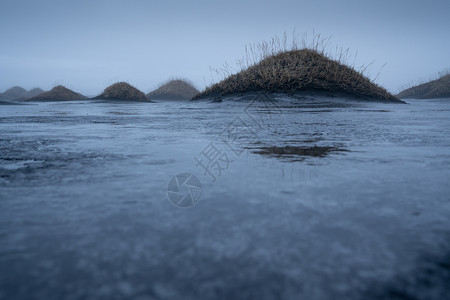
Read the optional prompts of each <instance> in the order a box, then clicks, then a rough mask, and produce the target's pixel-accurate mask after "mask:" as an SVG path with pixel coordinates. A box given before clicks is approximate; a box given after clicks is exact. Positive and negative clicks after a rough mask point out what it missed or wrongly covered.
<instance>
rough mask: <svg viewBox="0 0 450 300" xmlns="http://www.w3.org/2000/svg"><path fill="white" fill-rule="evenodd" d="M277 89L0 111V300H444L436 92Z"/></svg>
mask: <svg viewBox="0 0 450 300" xmlns="http://www.w3.org/2000/svg"><path fill="white" fill-rule="evenodd" d="M278 100H279V101H277V102H270V101H269V102H258V101H252V100H251V99H250V100H249V101H244V102H236V101H231V102H226V101H224V102H221V103H210V102H206V101H202V102H190V103H182V102H169V103H133V104H125V105H124V104H119V103H108V102H89V101H74V102H67V103H36V104H31V105H17V106H16V105H8V106H1V107H0V130H1V131H0V271H1V272H0V299H124V298H130V299H199V298H202V299H252V298H255V299H300V298H301V299H363V298H365V299H370V298H372V297H373V298H374V299H380V298H383V297H386V298H395V297H394V296H395V295H400V296H402V295H403V296H405V297H406V296H414V297H416V298H417V299H444V298H443V297H444V296H443V295H448V294H446V293H448V292H449V289H448V287H446V281H445V279H446V278H447V277H445V276H448V274H449V273H448V272H449V270H448V269H446V268H445V263H447V266H448V260H446V261H444V262H442V261H441V260H442V259H444V258H442V257H444V256H445V255H447V253H450V252H447V251H450V201H449V200H450V199H449V195H450V185H449V184H448V182H450V168H449V167H450V134H449V133H450V101H449V99H446V100H445V99H441V100H420V101H418V100H408V101H407V102H408V103H409V104H408V105H402V104H385V103H365V102H347V101H345V99H334V100H333V101H332V102H330V101H329V100H328V99H325V98H319V99H315V100H314V99H310V100H303V101H297V102H296V101H293V100H292V101H291V100H288V99H278ZM274 146H276V147H285V146H291V147H301V149H309V148H310V147H314V146H317V147H333V149H339V151H334V152H333V151H331V152H327V153H326V155H321V156H310V155H308V154H307V153H309V152H308V151H307V152H305V153H306V154H305V155H303V156H302V155H262V154H259V153H258V149H265V147H266V148H267V147H274ZM259 152H261V151H259ZM208 159H211V161H209V160H208ZM199 161H200V162H201V163H199ZM202 165H203V166H204V168H203V167H202ZM180 173H189V174H192V175H194V176H195V177H196V178H198V180H199V181H200V183H201V195H200V197H199V190H198V189H196V190H195V191H196V193H195V194H193V198H195V200H196V201H197V200H198V202H196V203H195V204H194V205H193V206H191V207H182V208H180V207H177V206H176V205H174V202H171V201H169V196H170V193H169V194H168V184H169V182H170V181H171V179H172V177H173V176H174V175H176V174H180ZM169 189H170V187H169ZM188 190H189V189H188V188H187V187H183V190H182V191H181V192H182V193H188ZM191 191H192V190H191ZM180 195H186V194H180ZM189 199H190V198H189ZM178 200H179V199H178ZM185 200H186V199H185ZM185 200H183V201H184V202H175V204H176V203H179V205H181V206H190V205H192V202H189V201H187V202H186V201H185ZM447 257H448V256H447ZM443 263H444V267H440V266H441V265H442V264H443ZM424 265H426V266H428V265H431V267H430V268H434V269H433V270H434V273H433V274H434V275H433V276H431V279H429V278H427V280H431V283H430V284H422V281H421V280H422V279H421V278H419V277H418V272H422V271H421V270H423V266H424ZM435 266H437V267H435ZM448 278H450V277H448ZM417 282H418V283H417ZM393 295H394V296H393ZM400 296H398V297H399V298H400V299H406V298H405V297H404V298H401V297H400Z"/></svg>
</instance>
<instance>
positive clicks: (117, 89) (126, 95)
mask: <svg viewBox="0 0 450 300" xmlns="http://www.w3.org/2000/svg"><path fill="white" fill-rule="evenodd" d="M93 99H104V100H126V101H149V100H148V99H147V97H145V94H144V93H143V92H141V91H140V90H138V89H137V88H135V87H134V86H132V85H130V84H128V83H126V82H118V83H114V84H113V85H110V86H109V87H107V88H106V89H105V90H104V91H103V93H102V94H101V95H98V96H97V97H94V98H93Z"/></svg>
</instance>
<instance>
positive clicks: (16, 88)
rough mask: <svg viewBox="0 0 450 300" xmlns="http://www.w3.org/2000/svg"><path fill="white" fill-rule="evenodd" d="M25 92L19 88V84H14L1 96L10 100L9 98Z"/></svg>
mask: <svg viewBox="0 0 450 300" xmlns="http://www.w3.org/2000/svg"><path fill="white" fill-rule="evenodd" d="M26 93H27V90H26V89H24V88H21V87H20V86H14V87H12V88H10V89H7V90H6V91H4V92H3V97H4V98H3V99H7V100H11V99H16V98H20V97H22V96H23V95H25V94H26Z"/></svg>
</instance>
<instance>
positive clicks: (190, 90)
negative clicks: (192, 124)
mask: <svg viewBox="0 0 450 300" xmlns="http://www.w3.org/2000/svg"><path fill="white" fill-rule="evenodd" d="M198 93H199V91H198V90H197V89H196V88H195V87H194V85H193V84H192V83H191V82H189V81H188V80H186V79H170V80H168V81H167V82H165V83H163V84H162V85H160V86H159V87H158V88H157V89H156V90H154V91H152V92H150V93H148V94H147V95H146V96H147V98H148V99H153V100H190V99H192V97H194V96H195V95H197V94H198Z"/></svg>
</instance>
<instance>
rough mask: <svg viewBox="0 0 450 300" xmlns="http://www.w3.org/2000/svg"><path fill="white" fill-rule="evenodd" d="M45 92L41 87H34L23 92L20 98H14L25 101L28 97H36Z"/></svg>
mask: <svg viewBox="0 0 450 300" xmlns="http://www.w3.org/2000/svg"><path fill="white" fill-rule="evenodd" d="M43 92H44V91H43V90H41V89H40V88H34V89H31V90H29V91H28V92H26V93H25V94H23V95H22V96H21V97H20V98H16V99H13V100H15V101H25V100H28V99H30V98H32V97H34V96H37V95H39V94H42V93H43Z"/></svg>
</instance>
